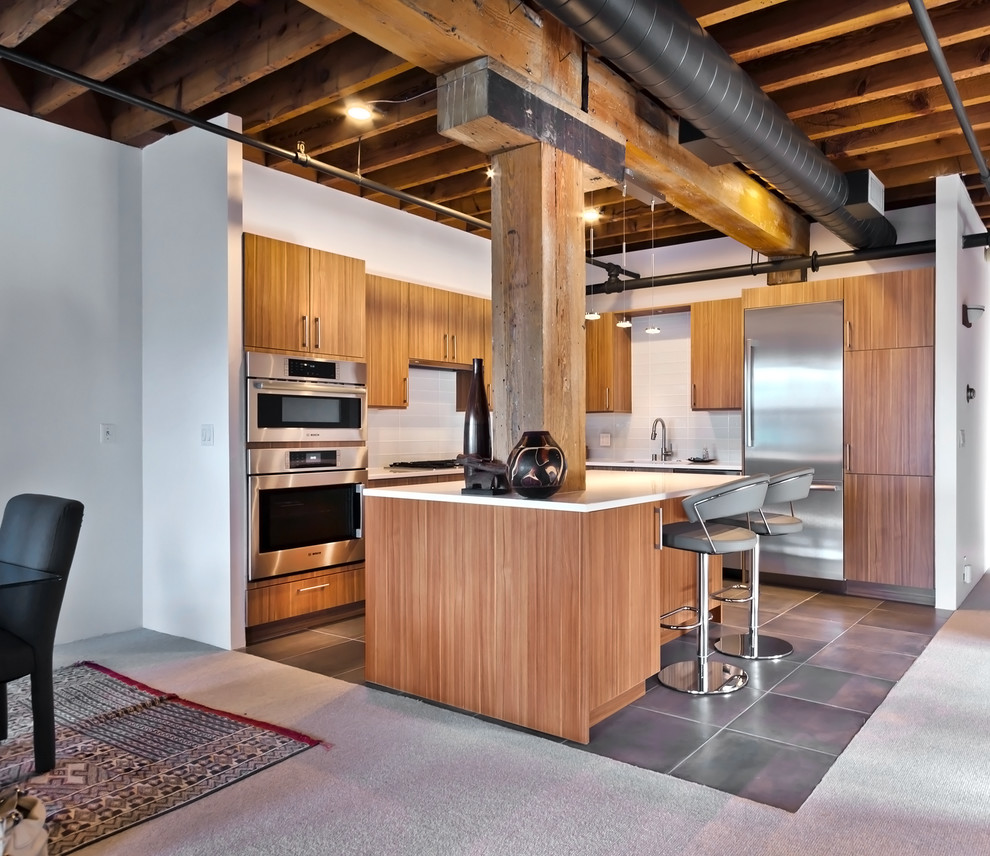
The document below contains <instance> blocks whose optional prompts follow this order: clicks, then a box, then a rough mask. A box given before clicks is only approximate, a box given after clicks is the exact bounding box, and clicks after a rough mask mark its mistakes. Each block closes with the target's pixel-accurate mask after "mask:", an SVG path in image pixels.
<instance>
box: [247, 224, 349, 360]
mask: <svg viewBox="0 0 990 856" xmlns="http://www.w3.org/2000/svg"><path fill="white" fill-rule="evenodd" d="M364 280H365V278H364V261H363V260H362V259H352V258H349V257H347V256H340V255H337V254H336V253H327V252H324V251H322V250H314V249H310V248H309V247H301V246H298V245H296V244H291V243H288V242H286V241H278V240H275V239H273V238H265V237H262V236H260V235H250V234H245V235H244V346H245V347H246V348H248V349H251V350H260V351H269V352H276V353H285V352H289V353H297V354H311V355H320V356H326V357H338V358H341V359H349V360H364V359H365V355H366V347H365V281H364Z"/></svg>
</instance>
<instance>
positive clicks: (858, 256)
mask: <svg viewBox="0 0 990 856" xmlns="http://www.w3.org/2000/svg"><path fill="white" fill-rule="evenodd" d="M962 246H963V249H964V250H968V249H972V248H974V247H987V246H990V232H979V233H977V234H975V235H964V236H963V239H962ZM934 252H935V241H913V242H911V243H907V244H895V245H893V246H890V247H873V248H870V249H864V250H840V251H839V252H835V253H826V254H825V255H819V254H818V253H817V252H815V253H812V254H811V255H810V256H790V257H788V258H782V259H770V260H768V261H765V262H755V263H752V264H742V265H729V266H727V267H720V268H708V269H707V270H694V271H684V272H683V273H668V274H661V275H660V276H647V277H640V278H638V279H626V280H623V281H622V282H621V283H620V285H621V288H619V289H616V288H614V287H613V288H606V285H607V283H604V282H598V283H594V284H592V285H589V286H588V287H587V288H586V289H585V294H586V295H592V294H609V293H612V292H614V291H630V290H634V289H639V288H657V287H659V286H664V285H685V284H687V283H691V282H708V281H710V280H714V279H732V278H733V277H737V276H756V275H757V274H761V273H775V272H777V271H782V270H807V269H808V268H811V270H813V271H817V270H819V269H820V268H823V267H831V266H833V265H847V264H853V263H855V262H867V261H876V260H877V259H894V258H901V257H902V256H920V255H924V254H925V253H934Z"/></svg>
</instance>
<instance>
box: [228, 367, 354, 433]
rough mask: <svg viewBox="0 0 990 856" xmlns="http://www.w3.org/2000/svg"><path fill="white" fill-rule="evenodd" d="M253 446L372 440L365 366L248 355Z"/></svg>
mask: <svg viewBox="0 0 990 856" xmlns="http://www.w3.org/2000/svg"><path fill="white" fill-rule="evenodd" d="M247 376H248V381H247V419H248V423H247V440H248V443H296V444H299V443H305V442H313V441H318V442H321V443H334V442H340V441H344V440H361V441H365V440H366V438H367V421H368V391H367V388H366V378H367V367H366V366H365V364H364V363H355V362H348V361H345V360H323V359H309V358H302V357H288V356H282V355H278V354H262V353H257V352H254V351H249V352H248V354H247Z"/></svg>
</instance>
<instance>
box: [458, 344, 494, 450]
mask: <svg viewBox="0 0 990 856" xmlns="http://www.w3.org/2000/svg"><path fill="white" fill-rule="evenodd" d="M464 454H465V455H477V456H478V457H479V458H481V459H482V460H483V461H487V460H490V459H491V457H492V420H491V412H490V411H489V409H488V396H487V395H485V366H484V361H483V360H481V359H480V358H478V357H475V359H474V362H473V364H472V370H471V386H470V387H468V395H467V404H466V406H465V408H464Z"/></svg>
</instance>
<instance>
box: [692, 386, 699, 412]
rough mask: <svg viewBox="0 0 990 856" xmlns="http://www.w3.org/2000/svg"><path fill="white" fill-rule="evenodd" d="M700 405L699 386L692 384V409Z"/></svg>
mask: <svg viewBox="0 0 990 856" xmlns="http://www.w3.org/2000/svg"><path fill="white" fill-rule="evenodd" d="M697 404H698V384H696V383H692V384H691V407H692V408H693V407H695V406H696V405H697Z"/></svg>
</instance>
